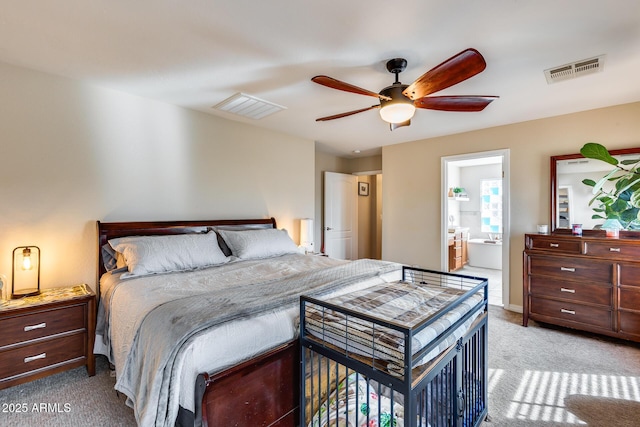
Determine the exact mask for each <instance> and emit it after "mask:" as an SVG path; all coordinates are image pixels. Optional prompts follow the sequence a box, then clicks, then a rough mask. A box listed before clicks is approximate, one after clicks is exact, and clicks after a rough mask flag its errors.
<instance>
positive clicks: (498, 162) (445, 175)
mask: <svg viewBox="0 0 640 427" xmlns="http://www.w3.org/2000/svg"><path fill="white" fill-rule="evenodd" d="M442 194H443V198H442V251H441V253H442V269H443V270H444V271H451V272H454V273H459V274H465V275H471V276H479V277H486V278H488V279H489V303H490V304H492V305H499V306H504V307H508V305H509V150H496V151H487V152H480V153H469V154H464V155H458V156H449V157H443V158H442Z"/></svg>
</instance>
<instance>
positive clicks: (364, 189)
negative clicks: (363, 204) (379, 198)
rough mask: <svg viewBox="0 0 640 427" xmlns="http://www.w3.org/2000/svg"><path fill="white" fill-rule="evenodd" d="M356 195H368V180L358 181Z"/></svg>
mask: <svg viewBox="0 0 640 427" xmlns="http://www.w3.org/2000/svg"><path fill="white" fill-rule="evenodd" d="M358 195H359V196H368V195H369V183H368V182H359V183H358Z"/></svg>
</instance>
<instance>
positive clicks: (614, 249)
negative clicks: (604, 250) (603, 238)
mask: <svg viewBox="0 0 640 427" xmlns="http://www.w3.org/2000/svg"><path fill="white" fill-rule="evenodd" d="M609 252H620V248H609Z"/></svg>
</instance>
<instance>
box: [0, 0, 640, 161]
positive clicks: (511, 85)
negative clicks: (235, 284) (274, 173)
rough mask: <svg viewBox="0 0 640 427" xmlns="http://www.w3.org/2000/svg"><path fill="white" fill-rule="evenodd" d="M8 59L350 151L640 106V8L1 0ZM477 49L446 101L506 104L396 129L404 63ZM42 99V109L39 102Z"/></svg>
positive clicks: (458, 1)
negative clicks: (336, 85) (398, 68)
mask: <svg viewBox="0 0 640 427" xmlns="http://www.w3.org/2000/svg"><path fill="white" fill-rule="evenodd" d="M0 8H1V9H0V61H2V62H6V63H10V64H15V65H20V66H24V67H28V68H33V69H36V70H41V71H45V72H48V73H52V74H57V75H61V76H67V77H70V78H74V79H79V80H82V81H85V82H88V83H91V84H95V85H99V86H103V87H108V88H112V89H116V90H120V91H124V92H128V93H131V94H137V95H140V96H144V97H148V98H153V99H158V100H161V101H164V102H168V103H171V104H176V105H180V106H184V107H187V108H192V109H196V110H200V111H204V112H207V113H210V114H216V115H220V116H223V117H226V118H231V119H233V120H239V121H242V122H246V123H251V124H253V125H256V126H260V127H264V128H268V129H273V130H277V131H281V132H285V133H288V134H293V135H296V136H299V137H304V138H308V139H311V140H314V141H317V142H318V143H320V146H321V147H322V148H323V149H325V150H326V151H329V152H333V153H336V154H342V155H345V156H349V157H351V156H355V155H354V154H352V151H353V150H361V153H360V154H359V156H366V155H370V154H372V153H376V152H379V148H380V147H381V146H384V145H389V144H396V143H400V142H405V141H411V140H418V139H424V138H430V137H435V136H441V135H448V134H453V133H460V132H465V131H471V130H476V129H481V128H487V127H492V126H499V125H505V124H509V123H515V122H521V121H526V120H532V119H538V118H544V117H549V116H555V115H561V114H567V113H573V112H578V111H584V110H590V109H594V108H600V107H606V106H610V105H616V104H624V103H629V102H635V101H640V78H639V77H638V75H639V70H640V1H638V0H608V1H602V0H475V1H470V0H415V1H409V0H396V1H376V0H341V1H335V0H323V1H314V2H311V1H303V0H270V1H259V0H208V1H207V0H192V1H182V2H180V1H175V0H174V1H169V0H136V1H126V0H115V1H114V0H103V1H98V0H58V1H55V0H21V1H19V2H17V1H12V0H0ZM469 47H473V48H475V49H477V50H478V51H480V53H482V55H483V56H484V58H485V60H486V62H487V68H486V69H485V70H484V71H483V72H482V73H480V74H478V75H477V76H475V77H472V78H471V79H469V80H466V81H464V82H462V83H460V84H458V85H455V86H453V87H451V88H449V89H445V90H443V91H441V92H438V93H437V95H498V96H500V99H498V100H496V101H494V102H493V103H491V104H490V105H489V106H488V107H487V108H486V109H485V110H484V111H483V112H480V113H452V112H439V111H432V110H418V111H417V112H416V115H415V117H414V119H413V121H412V124H411V126H410V127H404V128H400V129H397V130H395V131H393V132H390V131H389V128H388V125H387V124H386V123H384V122H383V121H382V120H381V119H380V117H379V115H378V112H377V111H376V110H371V111H367V112H364V113H361V114H358V115H354V116H350V117H346V118H342V119H338V120H333V121H328V122H316V121H315V119H316V118H318V117H322V116H328V115H332V114H337V113H342V112H346V111H350V110H355V109H359V108H365V107H368V106H371V105H374V104H376V103H377V101H376V99H375V98H371V97H367V96H362V95H356V94H352V93H346V92H341V91H337V90H333V89H329V88H326V87H323V86H320V85H317V84H315V83H312V82H311V81H310V79H311V77H313V76H315V75H317V74H325V75H328V76H331V77H334V78H337V79H339V80H342V81H345V82H347V83H351V84H353V85H356V86H359V87H362V88H365V89H368V90H371V91H374V92H378V91H380V90H381V89H382V88H384V87H386V86H388V85H390V84H391V83H392V82H393V75H391V74H389V73H388V72H387V71H386V69H385V63H386V61H387V60H388V59H391V58H394V57H404V58H406V59H407V60H408V63H409V65H408V67H407V70H406V71H405V72H404V73H402V74H400V80H401V81H402V82H403V83H407V84H408V83H411V82H412V81H413V80H415V79H416V78H418V77H419V76H421V75H422V74H423V73H425V72H426V71H427V70H429V69H431V68H432V67H434V66H436V65H438V64H440V63H441V62H443V61H444V60H445V59H447V58H449V57H451V56H453V55H455V54H457V53H458V52H460V51H462V50H464V49H466V48H469ZM602 54H604V55H606V57H605V64H604V71H603V72H601V73H596V74H591V75H587V76H583V77H580V78H577V79H574V80H568V81H564V82H559V83H554V84H551V85H548V84H547V82H546V79H545V76H544V70H545V69H548V68H552V67H555V66H559V65H563V64H566V63H569V62H573V61H578V60H581V59H586V58H591V57H594V56H598V55H602ZM237 92H244V93H246V94H249V95H252V96H256V97H259V98H261V99H264V100H267V101H270V102H273V103H276V104H280V105H283V106H285V107H287V109H286V110H284V111H281V112H278V113H276V114H274V115H272V116H269V117H266V118H263V119H261V120H252V119H245V118H237V117H235V116H232V115H228V114H226V113H220V112H217V111H214V110H213V109H212V108H211V107H212V106H213V105H216V104H218V103H219V102H220V101H223V100H224V99H226V98H227V97H229V96H231V95H233V94H235V93H237ZM33 102H38V101H37V99H36V98H34V100H33ZM639 119H640V118H639Z"/></svg>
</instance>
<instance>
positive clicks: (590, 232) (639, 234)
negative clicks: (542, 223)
mask: <svg viewBox="0 0 640 427" xmlns="http://www.w3.org/2000/svg"><path fill="white" fill-rule="evenodd" d="M609 154H611V155H612V156H619V155H625V154H640V147H635V148H623V149H620V150H609ZM584 158H585V157H584V156H583V155H582V154H580V153H576V154H564V155H561V156H551V158H550V165H549V174H550V184H551V191H550V196H551V199H550V202H551V203H550V209H549V211H550V213H551V217H550V218H549V224H550V225H551V228H550V231H551V232H552V233H557V234H571V229H570V228H557V224H556V213H557V212H556V209H557V208H556V206H557V205H556V197H557V192H558V179H557V176H556V173H557V162H558V161H559V160H571V159H584ZM582 234H583V235H587V236H598V235H602V236H604V235H605V231H604V230H594V229H583V230H582ZM620 237H635V238H640V231H629V230H622V231H620Z"/></svg>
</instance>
